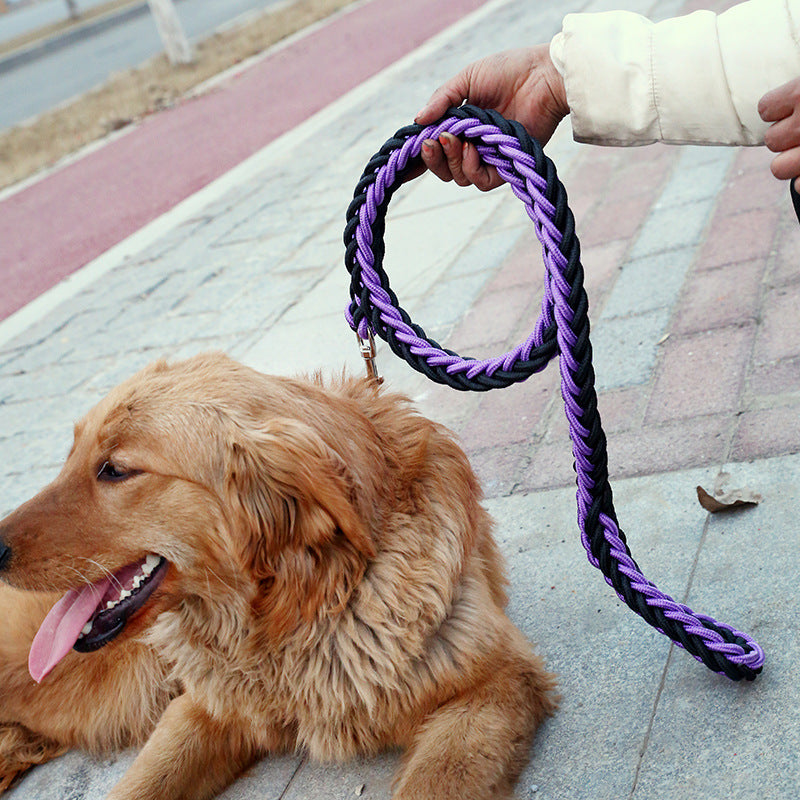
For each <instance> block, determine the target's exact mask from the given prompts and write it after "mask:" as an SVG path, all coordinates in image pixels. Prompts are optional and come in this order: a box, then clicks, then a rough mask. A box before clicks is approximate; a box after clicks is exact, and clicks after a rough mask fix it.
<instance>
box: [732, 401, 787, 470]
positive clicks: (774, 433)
mask: <svg viewBox="0 0 800 800" xmlns="http://www.w3.org/2000/svg"><path fill="white" fill-rule="evenodd" d="M737 422H738V425H737V428H736V435H735V437H734V440H733V445H732V447H731V455H730V460H731V461H749V460H752V459H754V458H768V457H771V456H778V455H785V454H788V453H798V452H800V403H797V404H793V405H788V406H781V407H779V408H769V409H764V410H762V411H750V412H747V413H745V414H742V415H741V416H740V417H739V418H738V420H737Z"/></svg>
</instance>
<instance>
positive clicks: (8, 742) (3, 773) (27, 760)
mask: <svg viewBox="0 0 800 800" xmlns="http://www.w3.org/2000/svg"><path fill="white" fill-rule="evenodd" d="M66 750H67V748H66V747H65V746H64V745H61V744H59V743H58V742H55V741H53V740H52V739H48V738H46V737H44V736H40V735H39V734H36V733H32V732H31V731H29V730H27V729H26V728H23V727H22V726H21V725H13V724H12V725H6V724H3V725H0V793H2V792H4V791H5V790H6V789H8V787H9V786H11V784H12V783H13V782H14V781H15V780H16V779H17V777H19V776H20V775H22V773H24V772H26V771H27V770H29V769H30V768H31V767H32V766H34V765H36V764H44V762H45V761H49V760H50V759H51V758H55V757H56V756H60V755H61V754H62V753H64V752H65V751H66Z"/></svg>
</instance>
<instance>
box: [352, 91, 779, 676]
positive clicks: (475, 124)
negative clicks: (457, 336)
mask: <svg viewBox="0 0 800 800" xmlns="http://www.w3.org/2000/svg"><path fill="white" fill-rule="evenodd" d="M445 131H449V132H450V133H452V134H453V135H455V136H460V137H462V138H465V139H468V140H471V141H473V143H475V144H476V146H477V148H478V151H479V153H480V155H481V158H482V159H483V161H484V162H486V163H487V164H491V165H493V166H495V167H496V168H497V170H498V172H499V174H500V175H501V177H502V178H503V179H504V180H505V181H507V182H508V183H509V185H510V186H511V190H512V191H513V192H514V194H515V195H516V196H517V197H518V198H519V199H520V200H522V202H523V203H524V204H525V208H526V211H527V213H528V216H529V217H530V219H531V221H532V222H533V225H534V228H535V230H536V235H537V237H538V238H539V241H540V242H541V244H542V253H543V258H544V263H545V287H544V298H543V300H542V307H541V313H540V315H539V318H538V320H537V322H536V325H535V328H534V331H533V333H531V334H530V336H529V337H528V338H527V339H526V340H525V341H524V342H523V343H522V344H520V345H519V346H518V347H516V348H515V349H513V350H511V351H509V352H507V353H504V354H503V355H500V356H497V357H495V358H490V359H485V360H477V359H472V358H462V357H461V356H460V355H458V354H457V353H454V352H453V351H451V350H447V349H445V348H442V347H441V346H440V345H439V344H438V343H437V342H435V341H433V340H431V339H429V338H428V337H427V336H426V335H425V331H424V330H423V329H422V328H421V327H419V325H416V324H414V322H412V320H411V318H410V317H409V315H408V314H407V313H406V312H405V311H404V310H403V309H402V308H401V307H400V305H399V304H398V301H397V297H396V296H395V294H394V292H392V290H391V288H390V286H389V279H388V277H387V275H386V273H385V272H384V270H383V256H384V230H385V219H386V211H387V208H388V205H389V202H390V200H391V198H392V195H393V193H394V191H395V190H396V189H397V188H398V187H399V186H400V185H401V184H402V182H403V179H404V176H405V175H407V174H408V172H409V170H410V169H411V168H412V167H413V166H414V165H415V164H418V163H419V162H418V160H417V157H418V156H419V153H420V150H421V147H422V142H423V141H424V140H425V139H434V140H435V139H437V138H438V137H439V135H440V134H441V133H443V132H445ZM344 242H345V245H346V248H347V249H346V255H345V265H346V267H347V269H348V271H349V273H350V276H351V282H350V296H351V302H350V304H349V306H348V308H347V312H346V318H347V321H348V323H349V324H350V327H351V328H353V330H354V331H356V332H357V334H358V335H359V337H360V338H361V339H362V340H365V339H370V340H371V337H372V334H373V333H375V334H377V335H378V336H380V337H381V338H382V339H384V340H385V341H386V342H387V343H388V344H389V347H390V348H391V349H392V350H393V351H394V352H395V353H396V354H397V355H399V356H400V357H401V358H403V359H405V360H406V361H407V362H408V363H409V364H410V365H411V366H412V367H414V369H416V370H418V371H420V372H422V373H424V374H425V375H427V376H428V377H429V378H430V379H431V380H434V381H436V382H438V383H446V384H448V385H449V386H452V387H453V388H455V389H460V390H463V391H486V390H488V389H494V388H498V387H504V386H509V385H510V384H512V383H515V382H518V381H522V380H525V379H526V378H528V377H529V376H530V375H532V374H533V373H535V372H540V371H541V370H543V369H544V367H545V366H546V365H547V363H548V362H549V361H550V360H551V359H553V358H554V357H555V356H556V355H559V356H560V359H559V364H560V372H561V393H562V396H563V399H564V406H565V411H566V416H567V420H568V423H569V432H570V437H571V439H572V449H573V455H574V458H575V471H576V473H577V487H578V491H577V501H578V523H579V526H580V530H581V541H582V542H583V546H584V547H585V548H586V551H587V554H588V558H589V561H590V562H591V563H592V564H593V565H594V566H595V567H597V568H599V569H600V570H601V571H602V573H603V575H604V576H605V579H606V582H607V583H608V584H609V585H610V586H611V587H612V588H613V589H614V590H615V591H616V593H617V594H618V596H619V597H620V599H621V600H623V601H624V602H625V603H626V604H627V605H628V606H629V607H630V608H631V609H632V610H633V611H635V612H636V613H637V614H639V615H640V616H641V617H642V618H643V619H644V620H645V621H646V622H648V623H649V624H650V625H652V626H653V627H654V628H656V629H657V630H658V631H660V632H661V633H664V634H666V635H667V636H669V637H670V638H671V639H672V640H673V641H674V642H675V643H676V644H678V645H679V646H681V647H683V648H684V649H686V650H687V651H688V652H689V653H691V654H692V655H693V656H694V657H695V658H696V659H697V660H698V661H702V662H703V663H704V664H705V665H706V666H708V667H709V668H710V669H711V670H713V671H714V672H718V673H721V674H724V675H727V676H728V677H729V678H731V679H733V680H740V679H742V678H746V679H748V680H753V679H754V678H755V676H756V675H757V674H758V673H759V672H760V671H761V668H762V665H763V663H764V652H763V650H762V649H761V647H759V645H758V644H757V643H756V642H755V641H754V640H753V639H752V638H751V637H750V636H748V635H747V634H744V633H741V632H740V631H738V630H736V629H735V628H732V627H730V626H729V625H725V624H724V623H721V622H717V621H716V620H714V619H712V618H711V617H708V616H705V615H703V614H698V613H695V612H694V611H692V610H691V609H690V608H688V607H687V606H685V605H682V604H681V603H678V602H676V601H675V600H673V599H672V598H670V597H668V596H667V595H666V594H664V593H663V592H661V591H660V590H659V589H658V588H657V587H656V586H655V584H653V583H652V582H651V581H649V580H648V579H647V578H645V576H644V575H643V574H642V572H641V570H640V569H639V567H638V565H637V564H636V562H635V561H634V560H633V558H632V557H631V553H630V550H629V549H628V546H627V544H626V540H625V535H624V534H623V532H622V531H621V530H620V528H619V525H618V523H617V518H616V513H615V511H614V506H613V502H612V492H611V486H610V485H609V482H608V469H607V464H608V459H607V454H606V438H605V434H604V433H603V429H602V427H601V425H600V416H599V414H598V411H597V393H596V391H595V388H594V370H593V368H592V349H591V344H590V342H589V320H588V316H587V310H588V302H587V297H586V292H585V290H584V287H583V275H584V273H583V267H582V266H581V263H580V247H579V244H578V238H577V236H576V235H575V222H574V218H573V216H572V212H571V211H570V209H569V207H568V206H567V196H566V191H565V190H564V187H563V185H562V184H561V182H560V181H559V179H558V177H557V175H556V170H555V166H554V165H553V163H552V161H550V159H549V158H547V157H546V156H545V155H544V152H543V151H542V148H541V145H540V144H539V143H538V142H537V141H536V140H534V139H532V138H531V137H530V136H529V135H528V133H527V132H526V131H525V129H524V128H523V127H522V126H521V125H520V124H519V123H516V122H510V121H508V120H506V119H504V118H503V117H502V116H500V115H499V114H497V113H495V112H491V111H483V110H481V109H478V108H475V107H473V106H466V105H465V106H462V107H460V108H458V109H451V110H450V111H449V112H448V113H447V114H446V115H445V116H444V117H443V118H442V119H441V120H440V121H439V122H438V123H436V124H435V125H429V126H426V127H422V126H420V125H410V126H408V127H405V128H402V129H401V130H399V131H398V132H397V133H396V134H395V135H394V136H393V137H392V138H391V139H389V140H388V141H387V142H386V143H385V144H384V146H383V147H382V148H381V149H380V150H379V151H378V153H376V154H375V156H373V158H372V159H371V160H370V161H369V163H368V164H367V166H366V169H365V170H364V173H363V175H362V177H361V180H360V181H359V182H358V185H357V186H356V189H355V193H354V197H353V201H352V203H351V204H350V207H349V208H348V210H347V226H346V228H345V232H344Z"/></svg>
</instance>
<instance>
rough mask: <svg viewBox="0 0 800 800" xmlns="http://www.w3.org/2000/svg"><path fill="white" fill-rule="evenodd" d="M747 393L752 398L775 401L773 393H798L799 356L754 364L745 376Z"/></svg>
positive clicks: (799, 386) (799, 382)
mask: <svg viewBox="0 0 800 800" xmlns="http://www.w3.org/2000/svg"><path fill="white" fill-rule="evenodd" d="M747 393H748V396H749V397H751V398H753V399H754V400H759V399H769V400H770V401H771V402H774V401H775V395H784V396H791V395H797V394H800V356H798V357H795V358H786V359H783V360H781V361H771V362H769V363H767V364H754V365H753V367H752V369H751V371H750V374H749V375H748V377H747Z"/></svg>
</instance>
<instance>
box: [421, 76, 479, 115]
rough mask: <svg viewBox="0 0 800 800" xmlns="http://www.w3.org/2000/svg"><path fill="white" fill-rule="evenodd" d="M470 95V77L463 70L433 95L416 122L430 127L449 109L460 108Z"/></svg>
mask: <svg viewBox="0 0 800 800" xmlns="http://www.w3.org/2000/svg"><path fill="white" fill-rule="evenodd" d="M468 95H469V77H468V76H467V71H466V70H462V71H461V72H459V73H458V75H456V76H455V77H454V78H451V79H450V80H449V81H447V83H445V84H443V85H442V86H440V87H439V88H438V89H437V90H436V91H435V92H434V93H433V94H432V95H431V98H430V100H428V102H427V103H426V104H425V106H424V108H423V109H422V111H420V112H419V113H418V114H417V116H416V117H414V122H417V123H418V124H420V125H430V123H432V122H436V120H437V119H439V117H441V116H442V115H443V114H444V112H445V111H447V109H448V108H451V107H452V106H460V105H461V103H462V102H463V101H464V100H465V99H466V98H467V96H468Z"/></svg>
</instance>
